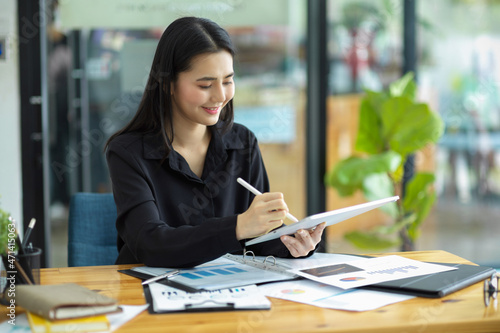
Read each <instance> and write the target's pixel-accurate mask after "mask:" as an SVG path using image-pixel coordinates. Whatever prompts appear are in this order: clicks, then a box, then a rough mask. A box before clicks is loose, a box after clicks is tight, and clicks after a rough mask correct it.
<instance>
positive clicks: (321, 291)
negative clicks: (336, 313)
mask: <svg viewBox="0 0 500 333" xmlns="http://www.w3.org/2000/svg"><path fill="white" fill-rule="evenodd" d="M259 289H260V290H261V291H262V292H263V293H264V295H266V296H269V297H274V298H281V299H285V300H289V301H294V302H299V303H304V304H309V305H313V306H317V307H321V308H327V309H336V310H347V311H367V310H374V309H377V308H380V307H382V306H386V305H389V304H393V303H397V302H402V301H405V300H408V299H411V298H414V297H415V296H409V295H400V294H392V293H384V292H380V291H371V290H358V289H349V290H344V289H341V288H337V287H333V286H329V285H326V284H322V283H319V282H315V281H310V280H298V281H286V282H276V283H269V284H264V285H261V286H259Z"/></svg>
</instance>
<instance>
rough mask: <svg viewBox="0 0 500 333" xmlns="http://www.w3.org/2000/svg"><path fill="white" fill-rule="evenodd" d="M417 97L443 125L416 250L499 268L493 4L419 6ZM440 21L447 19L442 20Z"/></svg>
mask: <svg viewBox="0 0 500 333" xmlns="http://www.w3.org/2000/svg"><path fill="white" fill-rule="evenodd" d="M418 13H419V16H421V17H422V18H423V19H425V21H427V22H429V23H430V25H431V26H432V29H430V30H429V29H421V30H420V31H419V32H418V33H419V50H420V54H419V57H420V59H419V68H418V73H419V82H420V88H421V93H422V97H423V98H425V99H426V100H427V101H428V102H429V103H431V104H432V106H433V109H434V110H437V111H438V112H439V113H440V114H441V116H442V118H443V120H444V122H445V125H446V129H445V133H444V135H443V137H442V138H441V141H440V142H439V144H438V146H437V149H436V151H435V156H436V175H437V183H436V190H437V192H438V195H439V197H438V202H437V205H436V207H435V210H434V214H433V215H432V216H431V218H430V219H429V221H428V223H427V224H426V225H425V229H424V230H423V232H424V233H425V235H427V237H421V240H420V242H421V246H422V247H425V248H439V249H443V250H447V251H450V252H452V253H455V254H457V255H460V256H462V257H465V258H467V259H469V260H471V261H474V262H476V263H480V264H485V265H493V266H495V267H500V259H499V256H498V252H499V251H500V239H499V235H500V223H498V216H500V97H499V96H500V95H499V93H500V86H499V82H500V62H499V59H500V35H499V33H500V24H499V22H498V19H497V18H498V17H499V16H498V15H500V3H498V2H495V1H460V0H449V1H439V2H436V1H419V2H418ZM443 17H446V19H445V20H444V19H443Z"/></svg>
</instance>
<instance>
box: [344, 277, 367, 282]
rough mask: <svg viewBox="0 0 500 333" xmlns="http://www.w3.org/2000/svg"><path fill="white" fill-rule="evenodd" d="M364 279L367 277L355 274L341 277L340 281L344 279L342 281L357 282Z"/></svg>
mask: <svg viewBox="0 0 500 333" xmlns="http://www.w3.org/2000/svg"><path fill="white" fill-rule="evenodd" d="M364 279H365V278H364V277H356V276H353V277H346V278H343V279H340V281H342V282H355V281H361V280H364Z"/></svg>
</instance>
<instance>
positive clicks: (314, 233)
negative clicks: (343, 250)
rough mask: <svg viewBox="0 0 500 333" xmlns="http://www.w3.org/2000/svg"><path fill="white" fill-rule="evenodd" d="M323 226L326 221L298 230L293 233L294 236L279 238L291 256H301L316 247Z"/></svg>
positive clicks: (323, 228)
mask: <svg viewBox="0 0 500 333" xmlns="http://www.w3.org/2000/svg"><path fill="white" fill-rule="evenodd" d="M325 227H326V223H325V222H323V223H321V224H319V225H318V226H317V227H316V228H314V229H311V230H304V229H301V230H298V231H297V232H296V233H295V235H294V236H295V237H292V236H281V238H280V239H281V241H282V242H283V244H285V246H286V247H287V248H288V250H289V251H290V254H291V255H292V256H294V257H295V258H297V257H303V256H306V255H308V254H309V252H311V251H313V250H314V249H315V248H316V245H317V244H318V243H319V242H320V241H321V235H322V234H323V230H325Z"/></svg>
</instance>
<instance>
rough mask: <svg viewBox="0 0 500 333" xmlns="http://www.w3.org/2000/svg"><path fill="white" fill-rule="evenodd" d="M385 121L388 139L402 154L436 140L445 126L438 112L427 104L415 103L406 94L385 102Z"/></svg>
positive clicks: (385, 136)
mask: <svg viewBox="0 0 500 333" xmlns="http://www.w3.org/2000/svg"><path fill="white" fill-rule="evenodd" d="M382 124H383V135H384V138H385V140H387V141H388V142H389V145H390V147H391V149H393V150H394V151H396V152H398V153H400V154H401V155H403V156H406V155H408V154H411V153H413V152H415V151H417V150H419V149H421V148H423V147H425V146H426V145H427V144H429V143H435V142H437V141H438V139H439V138H440V137H441V135H442V133H443V129H444V125H443V122H442V120H441V118H440V117H439V115H438V114H436V113H435V112H433V111H431V110H430V109H429V107H428V106H427V105H426V104H413V103H412V102H411V101H410V99H408V98H407V97H395V98H392V99H390V100H388V101H386V102H385V103H384V105H383V106H382Z"/></svg>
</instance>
